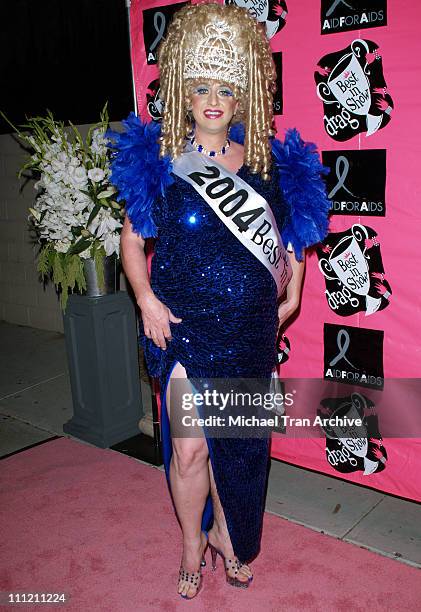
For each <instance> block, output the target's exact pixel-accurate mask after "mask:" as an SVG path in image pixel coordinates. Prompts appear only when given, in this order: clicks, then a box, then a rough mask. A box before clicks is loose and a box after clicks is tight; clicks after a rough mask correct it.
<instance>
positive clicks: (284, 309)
mask: <svg viewBox="0 0 421 612" xmlns="http://www.w3.org/2000/svg"><path fill="white" fill-rule="evenodd" d="M299 303H300V302H299V300H297V299H296V298H295V299H294V298H289V299H286V300H285V301H284V302H281V303H280V304H279V306H278V319H279V321H278V330H279V328H280V327H281V325H282V324H283V323H285V321H286V320H287V319H288V318H289V317H290V316H291V315H292V313H293V312H295V310H297V308H298V305H299Z"/></svg>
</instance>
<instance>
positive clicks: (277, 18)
mask: <svg viewBox="0 0 421 612" xmlns="http://www.w3.org/2000/svg"><path fill="white" fill-rule="evenodd" d="M225 4H236V5H237V6H240V7H242V8H245V9H247V10H248V12H249V13H250V15H251V16H252V17H254V18H255V19H256V21H259V22H261V23H264V25H265V28H266V36H267V37H268V38H269V39H270V38H273V37H274V36H275V34H277V33H278V32H279V31H280V30H282V28H283V27H284V26H285V22H286V18H287V15H288V10H287V3H286V2H285V1H284V0H225Z"/></svg>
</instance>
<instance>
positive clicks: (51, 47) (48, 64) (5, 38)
mask: <svg viewBox="0 0 421 612" xmlns="http://www.w3.org/2000/svg"><path fill="white" fill-rule="evenodd" d="M0 58H1V59H0V78H1V81H0V83H1V94H0V108H1V109H2V110H3V112H5V113H6V115H7V116H8V117H9V118H10V119H11V120H12V121H13V122H15V123H16V122H17V123H22V122H24V120H25V114H26V115H28V116H30V115H40V114H44V113H45V112H46V109H50V110H51V111H53V113H54V114H55V116H56V117H57V118H58V119H64V120H66V119H70V120H71V121H72V122H73V123H76V124H78V123H94V122H95V121H97V120H98V118H99V112H100V110H101V108H102V107H103V105H104V104H105V102H106V101H107V100H108V103H109V112H110V118H111V120H113V121H118V120H120V119H122V118H123V117H125V116H127V115H128V113H129V112H130V111H131V110H133V94H132V80H131V67H130V51H129V38H128V24H127V17H126V8H125V1H124V0H2V1H1V2H0ZM0 121H1V125H0V129H1V132H2V133H4V132H8V131H11V130H10V128H9V127H7V125H6V124H5V123H4V121H3V120H0Z"/></svg>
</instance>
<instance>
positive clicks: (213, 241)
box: [141, 166, 288, 562]
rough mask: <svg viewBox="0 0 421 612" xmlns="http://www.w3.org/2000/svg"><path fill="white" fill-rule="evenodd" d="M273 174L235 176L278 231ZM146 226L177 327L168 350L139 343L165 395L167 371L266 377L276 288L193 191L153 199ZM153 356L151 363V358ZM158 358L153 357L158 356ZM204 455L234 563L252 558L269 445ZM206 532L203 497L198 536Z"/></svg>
mask: <svg viewBox="0 0 421 612" xmlns="http://www.w3.org/2000/svg"><path fill="white" fill-rule="evenodd" d="M276 172H277V170H276V167H274V169H273V171H272V174H273V176H272V180H271V181H270V182H266V181H264V180H263V179H262V178H261V176H260V175H253V174H252V173H251V172H250V171H249V170H248V169H247V167H245V166H243V167H242V168H241V169H240V171H239V173H238V175H239V176H240V177H241V178H242V179H243V180H245V181H246V182H247V183H249V185H251V186H252V187H253V188H254V189H255V191H257V192H258V193H260V194H261V195H262V196H263V197H264V198H265V199H266V200H267V201H268V202H271V204H272V209H273V212H274V215H275V218H276V220H277V223H278V226H280V229H281V227H282V226H283V224H284V222H285V219H286V216H287V212H288V210H287V207H286V205H285V203H284V201H283V197H282V193H281V191H280V189H279V187H278V185H279V181H278V180H277V176H276ZM152 217H153V219H154V221H155V224H156V225H157V228H158V239H157V241H156V244H155V254H154V257H153V259H152V269H151V286H152V289H153V291H154V293H155V295H156V296H157V297H158V299H160V300H161V301H162V302H163V303H164V304H165V305H166V306H168V307H169V308H170V309H171V311H172V313H173V314H174V315H175V316H176V317H180V318H182V322H181V323H170V326H171V334H172V340H171V341H170V342H169V343H167V346H168V348H167V350H166V351H162V350H160V349H157V348H156V346H155V345H154V344H153V342H152V340H149V339H147V338H145V337H144V336H143V335H142V336H141V341H142V344H143V346H144V347H145V355H146V359H147V361H154V362H156V360H157V359H158V362H159V365H158V371H159V377H160V383H161V389H162V390H163V391H164V390H165V389H166V386H167V382H168V378H169V376H170V374H171V372H172V369H173V367H174V365H175V364H176V362H177V361H178V362H180V363H181V364H182V365H183V366H184V367H185V368H186V372H187V376H188V377H189V378H198V377H213V378H234V377H242V378H268V379H269V378H270V376H271V372H272V369H273V368H274V366H275V359H276V346H275V345H276V332H277V323H278V316H277V288H276V284H275V281H274V280H273V277H272V275H271V274H270V272H269V271H268V270H267V269H266V268H265V266H264V265H263V264H262V263H260V262H259V261H258V260H257V258H256V257H255V256H254V255H252V254H251V253H250V251H248V250H247V249H246V248H245V247H244V246H243V245H242V244H241V242H240V241H239V240H238V239H237V238H235V236H233V234H232V233H231V232H230V231H229V229H228V228H227V227H226V226H225V225H224V224H223V223H222V222H221V221H220V219H219V218H218V216H217V215H216V214H215V213H214V212H213V210H212V209H211V208H210V206H209V205H208V204H207V203H206V202H205V201H204V200H203V198H201V197H200V196H199V194H198V193H197V192H196V191H195V189H194V188H193V187H192V186H191V185H189V184H187V183H186V182H185V181H183V180H182V179H180V178H179V177H177V176H175V181H174V183H173V185H171V186H170V187H169V188H167V190H166V194H165V196H161V197H159V198H157V199H156V200H155V202H154V204H153V207H152ZM151 353H153V354H151ZM157 353H158V355H157ZM161 402H162V403H161V406H162V409H161V422H162V425H163V427H162V440H163V448H164V464H165V468H166V474H167V479H168V484H170V483H169V464H170V460H171V454H172V445H171V439H170V438H171V434H170V428H169V423H168V416H167V414H166V406H165V394H164V393H162V394H161ZM207 442H208V448H209V456H210V459H211V462H212V469H213V473H214V478H215V484H216V487H217V490H218V493H219V497H220V501H221V505H222V508H223V510H224V514H225V518H226V522H227V528H228V531H229V534H230V536H231V542H232V545H233V549H234V552H235V554H236V555H237V556H238V558H239V560H240V561H242V562H246V561H247V560H251V559H252V558H253V557H254V556H256V554H257V553H258V549H259V542H260V536H261V529H262V518H263V510H264V498H265V486H266V476H267V467H268V460H269V440H268V439H267V438H266V439H261V438H246V439H240V438H209V437H208V439H207ZM211 523H212V505H211V500H210V498H208V501H207V504H206V507H205V511H204V515H203V519H202V527H203V528H205V529H207V528H209V527H210V525H211Z"/></svg>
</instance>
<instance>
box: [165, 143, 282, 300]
mask: <svg viewBox="0 0 421 612" xmlns="http://www.w3.org/2000/svg"><path fill="white" fill-rule="evenodd" d="M173 172H174V174H176V175H177V176H179V177H180V178H182V179H184V180H185V181H187V182H188V183H190V185H192V186H193V187H194V188H195V189H196V191H197V192H198V193H199V194H200V195H201V196H202V198H203V199H204V200H205V201H206V202H207V203H208V204H209V206H210V207H211V208H212V210H213V211H214V212H215V213H216V214H217V215H218V217H219V218H220V219H221V221H222V222H223V223H224V224H225V225H226V227H227V228H228V229H229V230H230V231H231V232H232V233H233V235H234V236H235V237H236V238H238V240H239V241H240V242H241V243H242V244H243V245H244V246H245V247H246V248H247V249H248V250H249V251H250V252H251V253H253V255H254V256H255V257H257V259H258V260H259V261H260V262H261V263H262V264H263V265H264V266H265V267H266V268H267V269H268V270H269V272H270V273H271V274H272V276H273V278H274V280H275V282H276V286H277V288H278V297H279V296H280V295H282V293H283V292H284V290H285V288H286V286H287V285H288V283H289V281H290V280H291V276H292V268H291V263H290V260H289V256H288V253H287V252H286V250H285V247H284V245H283V243H282V238H281V236H280V234H279V231H278V227H277V225H276V221H275V218H274V216H273V213H272V210H271V208H270V206H269V204H268V203H267V202H266V200H265V199H264V198H263V197H262V196H261V195H260V194H258V193H257V192H256V191H255V190H254V189H253V188H252V187H250V185H248V184H247V183H246V182H245V181H243V180H242V179H241V178H240V177H239V176H237V175H236V174H233V173H232V172H230V171H229V170H228V169H227V168H225V167H224V166H222V165H221V164H218V163H217V162H216V161H215V160H214V159H212V158H210V157H208V156H205V155H202V154H201V153H199V152H198V151H189V152H184V153H183V154H182V155H181V156H180V157H178V158H177V159H176V160H174V162H173Z"/></svg>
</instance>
